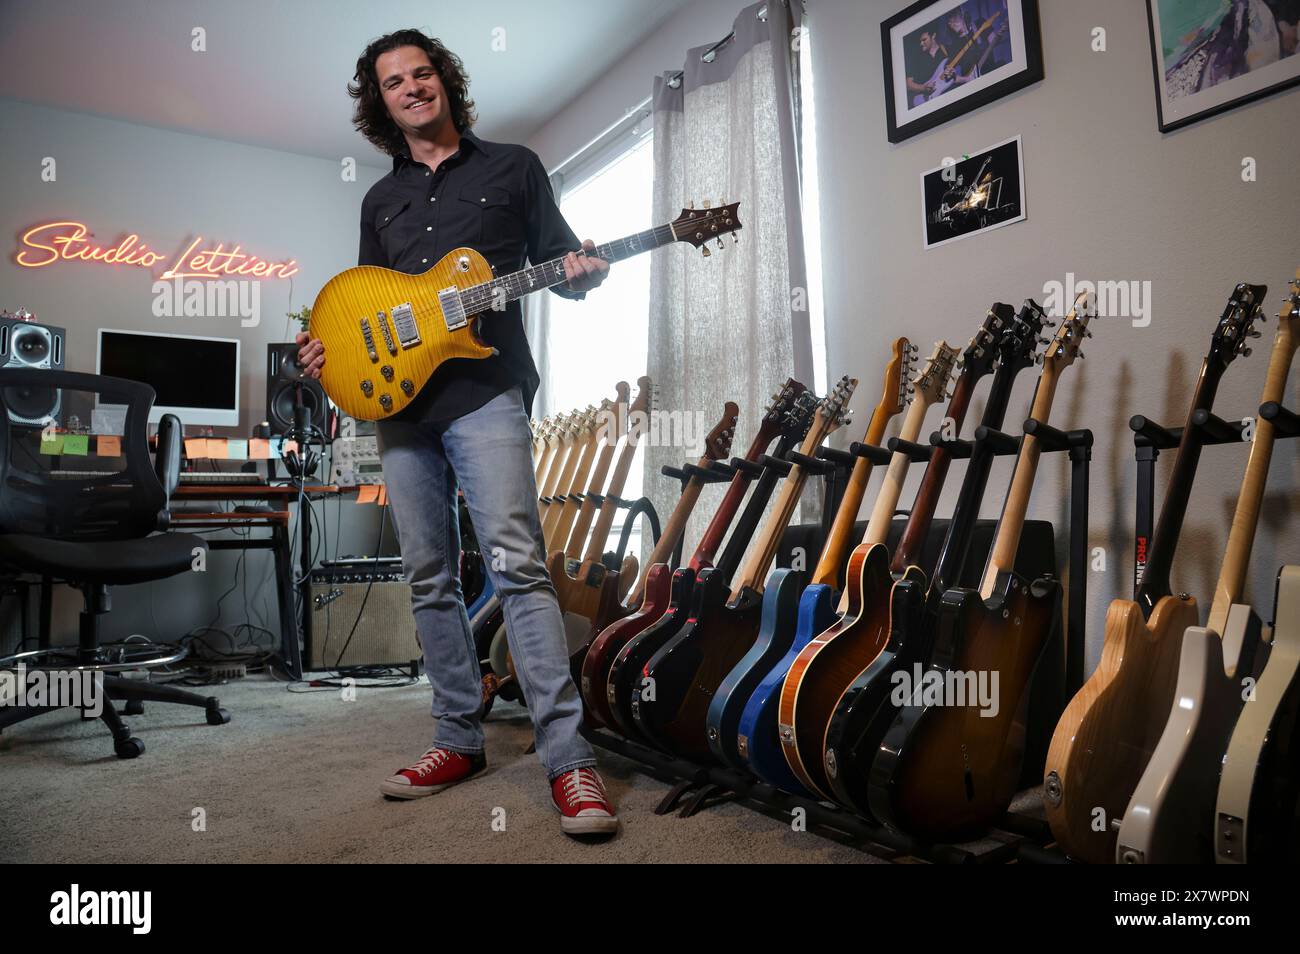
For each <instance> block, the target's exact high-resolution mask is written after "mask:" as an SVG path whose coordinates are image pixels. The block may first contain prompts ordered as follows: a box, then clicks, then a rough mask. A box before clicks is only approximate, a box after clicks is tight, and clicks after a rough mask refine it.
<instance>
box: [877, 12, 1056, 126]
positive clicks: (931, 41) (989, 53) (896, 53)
mask: <svg viewBox="0 0 1300 954" xmlns="http://www.w3.org/2000/svg"><path fill="white" fill-rule="evenodd" d="M880 42H881V45H882V47H883V52H884V57H883V59H884V66H885V116H886V119H887V121H888V124H889V141H890V142H902V141H903V140H904V139H907V138H909V137H911V136H915V135H916V134H917V133H919V132H924V131H925V130H927V129H932V128H934V127H935V126H938V125H940V124H941V123H946V122H948V121H949V120H950V119H955V118H957V117H958V116H963V115H965V114H966V113H969V112H970V111H971V110H975V109H979V108H980V107H981V106H985V105H987V104H989V103H991V102H993V101H994V100H996V99H1001V98H1002V97H1003V96H1006V95H1007V94H1008V93H1013V92H1015V91H1016V90H1018V89H1023V88H1024V87H1026V86H1028V85H1029V84H1031V83H1035V82H1037V81H1038V80H1040V79H1042V78H1043V41H1042V36H1041V34H1040V32H1039V26H1038V2H1037V0H920V2H918V3H913V4H912V5H911V6H909V7H908V8H907V9H906V10H903V11H901V12H899V13H897V14H895V15H894V16H892V17H890V18H889V19H888V20H886V21H885V22H883V23H882V24H880Z"/></svg>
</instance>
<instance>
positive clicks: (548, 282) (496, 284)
mask: <svg viewBox="0 0 1300 954" xmlns="http://www.w3.org/2000/svg"><path fill="white" fill-rule="evenodd" d="M674 241H676V236H675V235H673V228H672V226H671V225H660V226H657V227H655V228H653V229H647V230H646V231H644V232H637V233H636V234H635V235H628V236H626V237H624V238H621V239H615V240H614V241H612V242H606V243H605V244H604V245H597V246H596V248H595V250H594V251H592V252H589V253H588V254H589V255H590V256H591V257H593V258H601V259H604V260H605V261H607V262H619V261H622V260H623V259H625V258H631V257H632V256H633V255H640V254H641V253H642V252H649V251H652V250H654V249H656V248H659V247H661V246H664V245H668V244H669V243H671V242H674ZM564 280H565V275H564V259H562V258H555V259H551V260H550V261H549V262H542V263H540V264H538V265H529V266H528V267H527V268H522V269H520V270H519V271H517V272H511V273H510V274H509V275H502V276H501V277H500V278H494V279H492V280H491V281H490V282H484V283H483V284H481V285H471V286H470V287H469V288H466V289H464V290H462V291H461V293H460V300H461V302H462V304H463V305H464V306H465V314H467V315H473V314H477V313H479V312H482V311H487V310H488V309H490V308H492V306H493V305H494V304H496V305H497V307H498V308H499V307H500V306H501V305H504V304H505V303H506V302H511V301H514V300H515V299H516V298H522V297H524V296H525V295H529V294H532V293H533V292H535V291H541V290H542V289H544V288H550V287H551V286H552V285H559V284H560V283H562V282H563V281H564Z"/></svg>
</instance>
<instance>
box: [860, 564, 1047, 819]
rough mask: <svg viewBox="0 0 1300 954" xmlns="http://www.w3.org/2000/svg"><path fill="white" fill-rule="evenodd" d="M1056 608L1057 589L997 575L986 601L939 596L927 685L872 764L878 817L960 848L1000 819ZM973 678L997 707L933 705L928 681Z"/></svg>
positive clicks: (963, 594) (966, 595)
mask: <svg viewBox="0 0 1300 954" xmlns="http://www.w3.org/2000/svg"><path fill="white" fill-rule="evenodd" d="M1060 603H1061V586H1060V583H1058V582H1057V581H1055V580H1050V579H1039V580H1035V581H1034V582H1033V583H1026V582H1025V581H1024V580H1023V579H1022V578H1021V577H1019V576H1018V575H1017V574H1015V573H1003V574H1001V575H1000V576H999V578H998V581H997V584H996V587H995V589H994V592H993V595H992V598H991V599H990V600H989V601H988V602H987V603H986V602H985V601H984V600H983V599H981V598H980V595H979V593H978V592H975V591H972V590H949V591H948V592H947V593H945V594H944V596H943V601H942V603H941V604H940V609H939V629H938V632H937V634H936V644H935V645H936V653H935V658H934V660H933V662H932V664H931V666H930V669H929V670H928V671H927V673H926V675H925V685H923V686H922V687H920V689H919V690H916V691H914V694H913V696H912V699H911V700H910V701H909V702H908V703H907V705H906V706H905V707H904V709H903V711H901V712H900V713H899V716H898V718H897V719H896V720H895V722H894V725H893V726H891V727H890V729H889V731H888V732H887V733H886V735H885V738H884V740H883V741H882V743H881V747H880V750H879V752H878V753H877V756H876V760H875V762H874V764H873V766H872V776H871V780H870V784H871V788H870V796H869V797H870V804H871V808H872V814H873V815H874V816H875V817H876V818H878V819H880V820H882V821H884V822H886V823H887V824H889V825H891V826H893V827H895V828H898V829H900V830H902V831H905V832H908V833H909V834H912V835H914V836H916V837H918V838H923V839H926V840H930V841H961V840H965V839H969V838H972V837H975V836H978V835H979V834H981V833H982V832H984V831H985V830H987V829H988V827H989V826H991V825H992V824H994V823H995V822H997V821H998V820H999V819H1000V818H1001V817H1002V815H1003V814H1004V813H1005V812H1006V809H1007V806H1008V805H1010V804H1011V799H1012V797H1013V796H1014V795H1015V792H1016V784H1017V782H1018V780H1019V776H1020V768H1021V761H1022V758H1023V755H1024V745H1025V717H1026V713H1027V709H1028V701H1029V691H1028V687H1029V681H1030V678H1031V677H1032V675H1033V671H1034V668H1035V667H1036V665H1037V662H1038V660H1039V658H1040V657H1041V656H1042V650H1043V648H1044V646H1046V644H1047V640H1048V638H1049V636H1050V635H1051V632H1052V627H1053V625H1054V624H1055V623H1056V620H1057V617H1058V616H1059V610H1060ZM1004 611H1005V616H1004ZM931 673H933V675H931ZM979 673H988V674H990V675H989V677H988V678H989V683H990V689H991V692H990V696H991V698H992V701H993V703H994V704H995V705H996V710H994V708H993V706H990V707H989V709H982V708H981V707H980V706H979V705H972V704H966V705H955V704H951V703H952V701H953V700H952V699H942V702H944V703H949V704H939V705H936V704H933V703H934V701H935V700H934V699H933V698H932V697H931V692H929V691H927V689H928V688H929V687H930V685H931V680H935V681H936V682H935V683H934V684H935V685H939V686H945V685H958V683H957V682H955V681H954V679H953V677H955V676H959V675H961V674H979ZM993 673H997V677H998V682H997V684H996V686H993V685H992V675H991V674H993ZM970 683H971V680H970V679H969V678H968V679H967V680H965V685H966V686H967V687H968V689H970V688H974V687H972V686H970ZM945 694H946V693H945ZM990 712H991V713H993V714H988V713H990Z"/></svg>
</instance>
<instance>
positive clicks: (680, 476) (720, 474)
mask: <svg viewBox="0 0 1300 954" xmlns="http://www.w3.org/2000/svg"><path fill="white" fill-rule="evenodd" d="M659 472H660V473H661V474H663V475H664V476H665V477H670V478H672V479H673V480H676V481H680V482H681V485H682V489H681V493H685V492H686V485H687V484H688V483H690V482H691V479H692V478H695V477H698V478H699V479H700V480H701V481H702V482H704V483H706V484H721V483H730V481H731V478H733V477H735V476H736V468H734V467H732V466H731V465H730V464H725V463H723V462H722V461H720V460H717V461H714V462H713V463H712V464H710V465H709V466H708V467H701V466H700V465H699V464H689V463H688V464H682V466H681V467H671V466H669V465H668V464H665V465H664V466H663V467H661V468H659ZM655 539H656V540H657V539H658V536H657V535H656V538H655ZM685 542H686V534H684V533H683V534H682V535H681V536H680V537H678V538H677V546H675V547H674V548H673V554H672V560H671V562H669V564H668V566H669V568H676V567H679V566H681V565H682V546H683V544H685Z"/></svg>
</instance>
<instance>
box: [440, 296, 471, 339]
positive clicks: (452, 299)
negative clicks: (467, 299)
mask: <svg viewBox="0 0 1300 954" xmlns="http://www.w3.org/2000/svg"><path fill="white" fill-rule="evenodd" d="M438 304H439V306H441V308H442V317H443V320H444V321H446V322H447V330H448V331H455V330H456V329H457V328H464V327H465V326H466V325H467V324H469V316H468V315H467V314H465V303H464V302H463V301H461V299H460V289H459V288H457V287H456V286H455V285H452V286H451V287H450V288H444V289H443V290H442V291H440V292H438Z"/></svg>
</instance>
